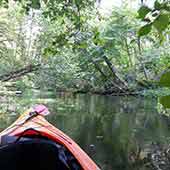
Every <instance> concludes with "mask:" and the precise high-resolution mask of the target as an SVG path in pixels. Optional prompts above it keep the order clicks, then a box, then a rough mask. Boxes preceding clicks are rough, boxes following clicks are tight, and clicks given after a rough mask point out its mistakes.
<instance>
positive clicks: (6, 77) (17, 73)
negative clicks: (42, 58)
mask: <svg viewBox="0 0 170 170" xmlns="http://www.w3.org/2000/svg"><path fill="white" fill-rule="evenodd" d="M39 67H40V64H37V65H31V64H30V65H28V66H26V67H24V68H21V69H19V70H16V71H11V72H9V73H7V74H4V75H0V81H2V82H5V81H9V80H12V79H15V78H19V77H22V76H24V75H26V74H28V73H31V72H34V71H37V70H38V69H39Z"/></svg>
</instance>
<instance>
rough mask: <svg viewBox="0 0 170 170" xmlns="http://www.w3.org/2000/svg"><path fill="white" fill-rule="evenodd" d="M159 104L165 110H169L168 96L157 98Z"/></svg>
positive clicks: (169, 99) (169, 100)
mask: <svg viewBox="0 0 170 170" xmlns="http://www.w3.org/2000/svg"><path fill="white" fill-rule="evenodd" d="M159 102H160V104H162V106H163V107H164V108H166V109H170V96H163V97H160V98H159Z"/></svg>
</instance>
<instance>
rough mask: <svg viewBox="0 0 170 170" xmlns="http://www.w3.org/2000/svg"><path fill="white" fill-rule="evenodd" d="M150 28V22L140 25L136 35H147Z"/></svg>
mask: <svg viewBox="0 0 170 170" xmlns="http://www.w3.org/2000/svg"><path fill="white" fill-rule="evenodd" d="M151 29H152V24H151V23H149V24H146V25H144V26H142V27H141V28H140V29H139V31H138V36H139V37H141V36H144V35H147V34H148V33H149V32H150V31H151Z"/></svg>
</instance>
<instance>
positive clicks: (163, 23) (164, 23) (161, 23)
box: [153, 13, 169, 32]
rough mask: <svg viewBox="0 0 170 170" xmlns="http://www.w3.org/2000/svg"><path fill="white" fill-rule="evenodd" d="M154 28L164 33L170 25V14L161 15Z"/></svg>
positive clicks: (155, 21) (154, 23)
mask: <svg viewBox="0 0 170 170" xmlns="http://www.w3.org/2000/svg"><path fill="white" fill-rule="evenodd" d="M153 25H154V27H155V28H156V29H157V30H158V31H159V32H162V31H164V30H165V29H166V28H167V27H168V25H169V14H167V13H161V14H160V15H159V16H158V17H157V18H156V19H155V20H154V22H153Z"/></svg>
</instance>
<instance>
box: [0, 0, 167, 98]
mask: <svg viewBox="0 0 170 170" xmlns="http://www.w3.org/2000/svg"><path fill="white" fill-rule="evenodd" d="M133 2H135V1H132V2H131V1H122V5H121V6H120V7H119V8H117V7H115V8H114V7H113V9H112V11H110V12H109V14H107V15H106V14H103V13H102V12H101V11H100V8H101V6H100V1H99V2H95V1H92V0H83V1H80V0H73V1H69V0H68V1H62V0H58V1H52V0H48V1H46V0H44V1H43V0H42V1H40V0H34V1H27V0H1V9H0V12H1V18H0V41H1V44H0V56H1V62H0V65H1V66H0V80H1V82H9V81H10V82H11V83H12V86H17V88H18V89H19V90H23V89H24V88H36V89H49V90H54V91H73V92H83V93H84V92H92V93H99V94H113V95H122V94H123V95H124V94H136V93H138V92H140V91H143V90H144V89H153V88H157V87H158V85H159V83H158V82H159V81H160V78H161V76H162V75H163V74H164V73H165V72H168V69H169V61H170V57H169V53H170V51H169V30H168V26H169V16H170V12H169V8H170V7H169V2H168V1H163V2H162V1H160V2H159V0H156V1H155V4H154V6H152V7H149V6H147V3H146V4H145V2H143V1H141V2H138V1H136V2H138V3H139V4H140V5H139V6H138V7H133V5H131V3H133ZM2 84H5V83H2Z"/></svg>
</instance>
